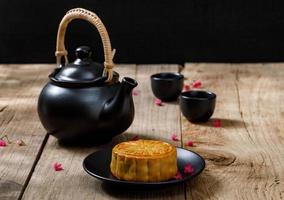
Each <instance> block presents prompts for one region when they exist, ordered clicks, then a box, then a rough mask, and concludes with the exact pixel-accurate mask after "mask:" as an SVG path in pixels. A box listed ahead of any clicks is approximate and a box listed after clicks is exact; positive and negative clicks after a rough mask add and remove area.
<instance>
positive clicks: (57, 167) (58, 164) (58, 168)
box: [53, 162, 63, 171]
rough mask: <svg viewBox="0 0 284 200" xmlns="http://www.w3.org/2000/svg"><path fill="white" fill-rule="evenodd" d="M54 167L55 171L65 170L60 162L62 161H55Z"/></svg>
mask: <svg viewBox="0 0 284 200" xmlns="http://www.w3.org/2000/svg"><path fill="white" fill-rule="evenodd" d="M53 168H54V170H55V171H61V170H63V168H62V166H61V164H60V163H57V162H56V163H54V165H53Z"/></svg>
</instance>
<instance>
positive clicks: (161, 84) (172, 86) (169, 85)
mask: <svg viewBox="0 0 284 200" xmlns="http://www.w3.org/2000/svg"><path fill="white" fill-rule="evenodd" d="M183 81H184V77H183V75H182V74H179V73H172V72H165V73H158V74H153V75H152V76H151V87H152V91H153V94H154V95H155V96H156V97H157V98H159V99H161V100H163V101H174V100H176V99H177V97H178V96H179V95H180V93H181V91H182V88H183Z"/></svg>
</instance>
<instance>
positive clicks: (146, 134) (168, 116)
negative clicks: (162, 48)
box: [23, 65, 184, 200]
mask: <svg viewBox="0 0 284 200" xmlns="http://www.w3.org/2000/svg"><path fill="white" fill-rule="evenodd" d="M116 71H118V72H119V73H120V75H121V77H123V76H130V77H133V78H135V79H136V80H137V81H138V83H139V87H138V88H136V89H135V90H136V91H137V92H138V96H134V102H135V107H136V117H135V121H134V122H133V125H132V126H131V128H130V129H129V130H128V131H127V132H126V133H125V134H123V135H121V136H118V137H116V138H115V139H114V140H113V141H112V142H111V143H110V144H107V145H106V146H111V145H114V144H116V143H117V142H120V141H124V140H127V139H130V138H132V137H133V136H136V135H138V134H139V136H140V135H141V137H143V138H155V139H157V138H160V139H163V140H167V141H170V140H169V138H170V135H171V132H176V133H177V134H178V135H179V136H180V113H179V110H178V107H177V105H174V104H169V105H168V104H167V105H165V106H163V107H157V106H155V105H154V103H153V101H154V98H153V96H152V94H151V90H150V84H149V80H150V79H149V74H151V73H155V72H158V71H177V66H176V65H164V66H157V67H156V66H155V67H154V66H139V67H137V70H136V66H135V65H125V66H120V67H117V68H116ZM150 113H152V115H149V114H150ZM165 120H166V121H167V123H168V124H166V123H165ZM176 145H180V142H179V143H176ZM103 147H105V146H101V147H95V148H74V147H73V148H71V147H69V148H66V147H62V146H60V145H58V143H57V140H56V139H55V138H53V137H52V136H50V138H49V140H48V143H47V145H46V147H45V149H44V152H43V154H42V156H41V158H40V160H39V162H38V165H37V166H36V168H35V172H34V174H33V176H32V178H31V180H30V182H29V185H28V187H27V189H26V191H25V193H24V195H23V199H68V200H70V199H76V200H77V199H84V200H87V199H99V200H101V199H102V200H104V199H145V198H150V199H173V198H175V199H184V190H183V186H180V187H174V189H173V188H170V189H164V190H156V191H146V192H145V191H135V192H131V191H130V190H127V191H125V190H124V191H123V190H122V191H121V190H118V189H117V188H112V187H110V186H109V185H105V184H102V182H101V181H99V180H97V179H95V178H93V177H90V176H89V175H87V174H86V173H85V172H84V170H83V168H82V161H83V159H84V158H85V157H86V156H87V155H88V154H89V153H91V152H93V151H96V150H98V149H102V148H103ZM54 162H60V163H62V166H63V168H64V170H63V171H60V172H55V171H54V170H53V167H52V164H53V163H54ZM126 189H127V188H126Z"/></svg>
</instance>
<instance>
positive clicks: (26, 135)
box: [0, 65, 54, 199]
mask: <svg viewBox="0 0 284 200" xmlns="http://www.w3.org/2000/svg"><path fill="white" fill-rule="evenodd" d="M52 68H54V66H52V65H21V66H20V65H0V137H1V136H3V135H7V136H8V137H9V139H10V140H12V141H16V140H23V141H24V142H25V143H26V146H18V145H17V144H9V145H8V146H7V147H0V172H1V173H0V199H17V198H18V197H19V195H20V193H21V190H22V189H23V186H24V184H25V181H26V179H27V178H28V177H29V174H30V171H31V169H32V167H33V164H34V161H35V160H36V157H37V154H38V151H39V149H40V147H41V145H42V142H43V140H44V138H45V131H44V130H43V128H42V127H41V125H40V122H39V120H38V116H37V112H36V105H37V96H38V94H39V92H40V90H41V88H42V86H43V84H44V83H45V82H46V81H47V77H48V74H49V73H50V72H51V71H52Z"/></svg>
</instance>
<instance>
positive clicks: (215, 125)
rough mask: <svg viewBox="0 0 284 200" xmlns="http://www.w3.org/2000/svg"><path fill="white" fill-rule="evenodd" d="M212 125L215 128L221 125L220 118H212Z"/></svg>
mask: <svg viewBox="0 0 284 200" xmlns="http://www.w3.org/2000/svg"><path fill="white" fill-rule="evenodd" d="M213 126H214V127H215V128H220V127H221V126H222V123H221V120H220V119H214V120H213Z"/></svg>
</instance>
